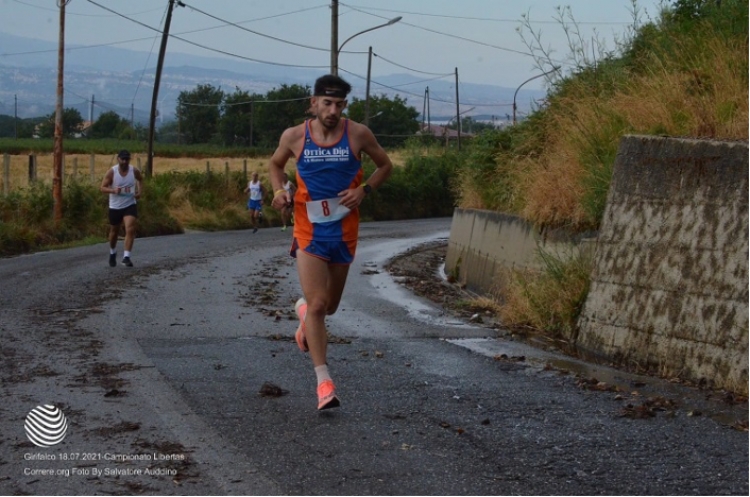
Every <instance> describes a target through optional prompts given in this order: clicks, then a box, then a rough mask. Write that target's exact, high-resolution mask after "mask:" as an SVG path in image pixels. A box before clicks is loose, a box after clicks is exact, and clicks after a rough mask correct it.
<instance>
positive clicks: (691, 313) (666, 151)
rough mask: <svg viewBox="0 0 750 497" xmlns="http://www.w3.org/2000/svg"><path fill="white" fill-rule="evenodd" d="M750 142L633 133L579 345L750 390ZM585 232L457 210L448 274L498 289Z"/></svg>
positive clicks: (605, 225) (623, 148)
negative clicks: (541, 255)
mask: <svg viewBox="0 0 750 497" xmlns="http://www.w3.org/2000/svg"><path fill="white" fill-rule="evenodd" d="M748 235H749V233H748V145H747V144H746V143H719V142H710V141H700V140H683V139H668V138H658V137H637V136H629V137H625V138H623V140H622V142H621V144H620V149H619V151H618V156H617V159H616V163H615V167H614V175H613V180H612V185H611V187H610V191H609V196H608V198H607V206H606V210H605V215H604V219H603V221H602V225H601V231H600V232H599V236H598V240H597V242H596V246H595V247H596V248H595V256H594V270H593V272H592V280H591V289H590V292H589V295H588V299H587V301H586V304H585V307H584V309H583V312H582V315H581V318H580V320H579V333H578V335H577V337H575V339H574V341H575V344H576V345H577V346H578V347H579V349H581V350H583V351H585V352H587V353H589V354H591V355H595V356H597V357H599V358H602V359H606V360H607V361H611V362H615V363H621V364H626V365H627V366H630V367H639V368H643V369H648V370H652V371H654V372H656V373H659V374H662V375H664V376H674V377H679V378H683V379H689V380H693V381H706V382H707V383H709V384H711V385H712V386H714V387H718V388H726V389H728V390H731V391H734V392H739V393H743V394H747V393H748V257H749V251H748ZM577 243H578V240H575V239H572V238H571V237H570V236H568V235H565V233H564V232H547V233H540V232H539V231H538V230H537V229H535V228H534V227H533V226H532V225H530V224H528V223H526V222H525V221H523V220H521V219H519V218H516V217H514V216H509V215H505V214H501V213H497V212H489V211H477V210H471V209H456V211H455V212H454V215H453V222H452V225H451V235H450V240H449V244H448V253H447V256H446V272H447V273H448V274H453V275H454V276H456V277H457V279H458V280H459V281H460V282H463V283H465V284H466V287H467V288H468V289H469V290H472V291H474V292H476V293H482V294H487V293H490V292H492V291H494V290H497V288H498V286H499V285H500V283H501V280H500V275H501V274H503V273H504V270H507V269H511V268H520V267H524V268H537V267H538V264H539V262H538V257H537V253H538V248H539V247H542V248H544V250H546V251H551V252H552V253H557V254H558V255H560V254H564V253H571V252H572V251H571V248H572V247H574V246H575V244H577Z"/></svg>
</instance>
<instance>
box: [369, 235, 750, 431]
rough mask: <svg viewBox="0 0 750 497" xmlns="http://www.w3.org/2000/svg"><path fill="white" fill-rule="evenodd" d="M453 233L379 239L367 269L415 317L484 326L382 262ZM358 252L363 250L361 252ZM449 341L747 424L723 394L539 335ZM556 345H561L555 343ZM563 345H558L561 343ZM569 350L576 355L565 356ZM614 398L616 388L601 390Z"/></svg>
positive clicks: (637, 397)
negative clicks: (425, 296)
mask: <svg viewBox="0 0 750 497" xmlns="http://www.w3.org/2000/svg"><path fill="white" fill-rule="evenodd" d="M449 236H450V232H441V233H437V234H435V235H434V236H430V237H425V238H422V239H408V240H393V241H387V242H384V243H379V244H377V246H375V247H371V248H369V249H368V250H363V251H362V252H363V254H362V255H363V256H364V257H363V258H365V260H366V261H367V262H365V263H364V264H363V265H364V266H365V267H368V268H378V269H379V270H380V272H378V273H377V274H372V276H371V279H370V282H371V284H372V285H373V286H374V287H375V289H376V290H377V292H378V295H379V296H380V297H381V298H382V299H384V300H387V301H389V302H392V303H394V304H396V305H397V306H399V307H401V308H403V309H405V310H406V311H407V312H408V314H409V316H410V317H412V318H413V319H415V320H417V321H419V322H422V323H424V324H426V325H430V326H443V327H450V328H463V329H471V330H484V331H487V329H486V328H480V327H477V326H474V325H472V324H471V323H465V322H462V321H460V320H458V319H457V318H455V317H453V316H450V315H446V314H444V313H443V311H442V310H441V309H439V308H436V307H435V306H433V305H429V304H426V303H424V302H423V301H422V300H420V299H418V298H417V297H416V296H415V295H414V294H413V293H412V292H411V291H410V290H408V289H406V288H405V287H403V286H402V285H400V284H399V283H398V282H397V281H396V280H394V279H393V277H392V276H391V275H390V273H388V272H387V271H385V270H383V266H384V265H385V264H386V263H387V262H388V261H389V260H390V259H391V258H393V257H394V256H396V255H398V254H399V253H403V252H405V251H407V250H409V249H411V248H413V247H414V246H417V245H421V244H423V243H427V242H435V241H440V240H447V239H448V237H449ZM358 255H359V254H358ZM438 275H439V276H440V277H441V278H445V274H444V267H441V268H440V269H439V270H438ZM444 340H446V341H447V342H449V343H452V344H454V345H457V346H460V347H464V348H467V349H469V350H472V351H473V352H476V353H478V354H482V355H485V356H488V357H493V358H494V357H499V356H501V355H502V354H505V355H506V356H507V357H508V358H514V357H516V358H517V357H523V358H524V360H523V362H524V363H525V364H527V365H529V368H528V370H529V373H530V374H532V373H533V374H538V373H539V372H540V371H543V370H550V371H551V374H555V373H554V372H557V374H566V373H567V374H570V375H571V376H573V377H577V378H582V379H587V380H590V379H592V378H595V379H596V380H598V381H599V382H604V383H606V384H608V385H612V386H614V387H617V389H619V390H620V392H619V393H620V394H621V395H622V396H623V398H624V400H623V401H622V402H623V407H625V405H626V404H627V403H628V402H633V403H641V402H643V401H645V400H646V399H648V398H649V397H664V398H667V399H671V400H674V401H675V402H676V403H677V405H678V408H677V409H678V410H679V411H680V412H681V413H684V415H688V414H687V413H693V414H694V413H700V415H703V416H707V417H710V418H712V419H713V420H715V421H716V422H718V423H721V424H723V425H727V426H734V427H737V426H740V427H741V426H743V425H744V426H745V427H746V426H747V421H748V404H747V401H744V402H741V403H731V402H725V401H723V399H722V395H723V392H717V391H712V390H702V389H699V388H696V387H689V386H686V385H683V384H680V383H672V382H670V381H668V380H666V379H663V378H658V377H652V376H644V375H639V374H635V373H629V372H627V371H624V370H619V369H615V368H612V367H608V366H605V365H599V364H596V363H594V362H586V361H584V360H581V359H577V358H576V357H574V355H572V354H574V353H575V351H565V352H564V351H561V350H555V349H554V348H553V349H550V344H547V343H544V342H543V341H541V342H540V343H535V341H534V338H533V337H532V338H524V339H521V340H512V339H508V338H445V339H444ZM555 346H557V344H556V345H555ZM558 349H559V347H558ZM566 352H570V353H571V355H566ZM601 393H603V394H605V395H607V394H609V395H612V396H613V397H614V396H615V395H617V393H615V392H601Z"/></svg>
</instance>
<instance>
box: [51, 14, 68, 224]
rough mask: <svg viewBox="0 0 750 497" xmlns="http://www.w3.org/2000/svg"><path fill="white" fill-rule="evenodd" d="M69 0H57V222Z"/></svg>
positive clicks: (54, 180) (54, 196)
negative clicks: (66, 14)
mask: <svg viewBox="0 0 750 497" xmlns="http://www.w3.org/2000/svg"><path fill="white" fill-rule="evenodd" d="M68 3H70V0H57V5H58V6H59V7H60V34H59V38H58V45H57V105H56V107H55V143H54V145H53V149H52V155H53V159H52V162H53V167H54V175H53V178H52V199H53V202H54V218H55V222H56V223H59V222H60V221H62V217H63V205H62V201H63V195H62V184H63V73H64V69H65V63H64V62H65V61H64V58H65V6H66V5H67V4H68Z"/></svg>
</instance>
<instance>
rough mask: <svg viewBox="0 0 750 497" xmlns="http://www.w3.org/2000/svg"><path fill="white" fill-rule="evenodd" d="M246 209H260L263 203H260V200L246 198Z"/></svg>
mask: <svg viewBox="0 0 750 497" xmlns="http://www.w3.org/2000/svg"><path fill="white" fill-rule="evenodd" d="M247 210H250V211H262V210H263V205H262V204H261V203H260V200H248V201H247Z"/></svg>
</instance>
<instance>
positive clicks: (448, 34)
mask: <svg viewBox="0 0 750 497" xmlns="http://www.w3.org/2000/svg"><path fill="white" fill-rule="evenodd" d="M89 1H91V0H89ZM343 5H346V6H347V7H349V8H351V9H352V10H356V11H357V12H361V13H362V14H367V15H370V16H373V17H378V18H380V19H386V18H385V17H383V16H379V15H377V14H371V13H370V12H366V11H364V10H360V9H357V8H355V7H352V6H351V5H348V4H343ZM399 24H402V25H405V26H410V27H412V28H416V29H421V30H422V31H428V32H430V33H435V34H439V35H442V36H447V37H449V38H455V39H457V40H462V41H468V42H469V43H474V44H477V45H483V46H485V47H490V48H495V49H497V50H503V51H505V52H511V53H516V54H519V55H526V56H528V57H533V54H530V53H528V52H522V51H520V50H515V49H512V48H506V47H501V46H499V45H493V44H491V43H485V42H483V41H478V40H472V39H471V38H466V37H464V36H458V35H453V34H450V33H444V32H442V31H438V30H435V29H430V28H425V27H424V26H418V25H416V24H412V23H409V22H404V21H401V22H400V23H399Z"/></svg>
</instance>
